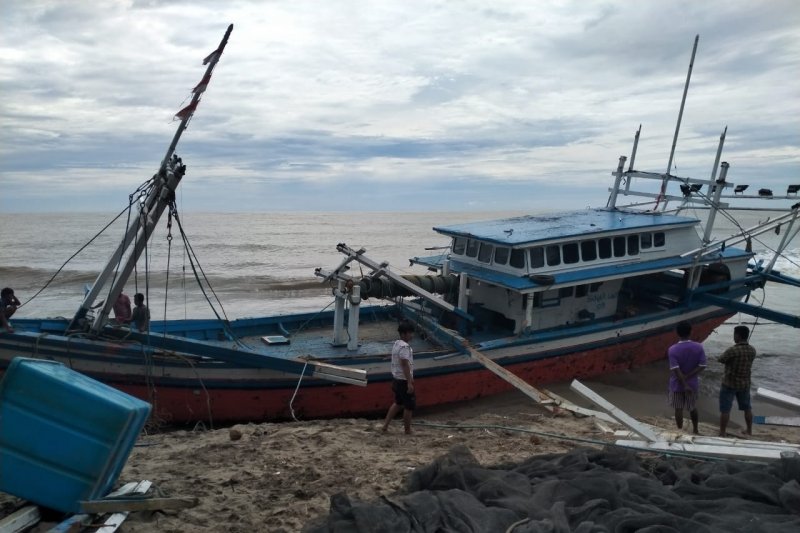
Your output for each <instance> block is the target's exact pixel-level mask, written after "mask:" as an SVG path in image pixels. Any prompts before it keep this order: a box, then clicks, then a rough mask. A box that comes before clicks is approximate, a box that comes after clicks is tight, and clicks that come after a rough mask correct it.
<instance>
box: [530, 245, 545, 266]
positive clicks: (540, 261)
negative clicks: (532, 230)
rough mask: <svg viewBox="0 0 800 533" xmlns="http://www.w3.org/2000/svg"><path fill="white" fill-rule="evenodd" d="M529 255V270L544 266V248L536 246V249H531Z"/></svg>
mask: <svg viewBox="0 0 800 533" xmlns="http://www.w3.org/2000/svg"><path fill="white" fill-rule="evenodd" d="M529 253H530V256H531V258H530V259H531V268H542V267H543V266H544V248H542V247H541V246H537V247H536V248H531V250H530V252H529Z"/></svg>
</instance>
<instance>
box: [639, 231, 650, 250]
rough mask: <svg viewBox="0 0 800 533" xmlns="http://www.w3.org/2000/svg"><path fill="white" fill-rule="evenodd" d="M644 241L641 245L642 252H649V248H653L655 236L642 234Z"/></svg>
mask: <svg viewBox="0 0 800 533" xmlns="http://www.w3.org/2000/svg"><path fill="white" fill-rule="evenodd" d="M641 237H642V240H641V241H640V243H639V244H640V245H641V247H642V250H647V249H648V248H652V247H653V234H652V233H642V235H641Z"/></svg>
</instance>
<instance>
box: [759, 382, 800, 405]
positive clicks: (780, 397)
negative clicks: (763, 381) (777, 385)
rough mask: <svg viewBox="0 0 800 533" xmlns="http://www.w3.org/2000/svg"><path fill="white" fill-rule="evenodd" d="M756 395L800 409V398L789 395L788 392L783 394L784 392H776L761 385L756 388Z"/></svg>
mask: <svg viewBox="0 0 800 533" xmlns="http://www.w3.org/2000/svg"><path fill="white" fill-rule="evenodd" d="M756 396H758V397H759V398H764V399H765V400H770V401H773V402H775V403H779V404H782V405H785V406H788V407H793V408H795V409H800V398H795V397H794V396H789V395H788V394H783V393H782V392H775V391H771V390H769V389H763V388H761V387H759V388H757V389H756Z"/></svg>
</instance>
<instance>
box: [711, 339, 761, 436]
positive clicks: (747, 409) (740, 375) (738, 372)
mask: <svg viewBox="0 0 800 533" xmlns="http://www.w3.org/2000/svg"><path fill="white" fill-rule="evenodd" d="M749 338H750V329H749V328H748V327H747V326H736V327H735V328H733V341H734V342H735V343H736V344H734V345H733V346H731V347H730V348H728V349H727V350H725V351H724V352H723V353H722V355H720V356H719V362H720V363H722V364H724V365H725V374H724V375H723V376H722V386H721V387H720V389H719V413H720V414H719V435H720V437H724V436H726V430H727V429H728V421H729V420H730V418H731V408H732V407H733V397H734V396H735V397H736V403H737V404H738V405H739V409H740V410H741V411H744V421H745V424H747V434H748V435H752V434H753V408H752V407H751V406H750V372H751V370H752V368H753V359H755V358H756V349H755V348H753V347H752V346H750V343H749V342H748V339H749Z"/></svg>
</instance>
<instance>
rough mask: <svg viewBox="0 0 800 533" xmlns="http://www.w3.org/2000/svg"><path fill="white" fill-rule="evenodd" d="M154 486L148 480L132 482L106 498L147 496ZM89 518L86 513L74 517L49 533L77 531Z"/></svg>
mask: <svg viewBox="0 0 800 533" xmlns="http://www.w3.org/2000/svg"><path fill="white" fill-rule="evenodd" d="M152 485H153V482H152V481H147V480H144V481H139V482H137V481H131V482H129V483H126V484H124V485H123V486H121V487H120V488H118V489H117V490H115V491H113V492H110V493H108V495H107V496H106V498H114V497H117V496H125V495H126V494H145V493H146V492H147V491H148V490H150V487H151V486H152ZM124 514H125V516H124V517H123V518H122V520H120V521H119V524H122V522H123V521H124V520H125V518H126V517H127V516H128V513H124ZM89 518H91V517H90V515H88V514H86V513H83V514H76V515H72V516H70V517H69V518H67V519H66V520H64V521H63V522H60V523H59V524H58V525H56V526H55V527H53V528H52V529H50V531H49V533H70V532H72V531H75V528H76V527H80V526H79V524H82V523H83V522H84V521H85V520H88V519H89ZM118 527H119V525H117V527H115V528H114V529H111V530H105V531H103V533H113V532H114V531H116V529H117V528H118Z"/></svg>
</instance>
